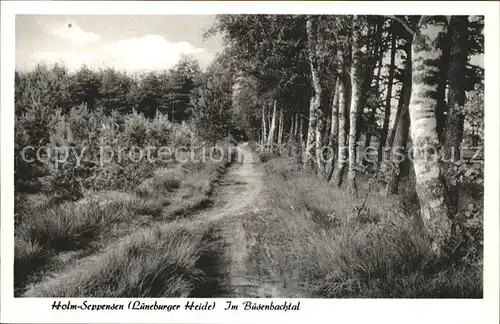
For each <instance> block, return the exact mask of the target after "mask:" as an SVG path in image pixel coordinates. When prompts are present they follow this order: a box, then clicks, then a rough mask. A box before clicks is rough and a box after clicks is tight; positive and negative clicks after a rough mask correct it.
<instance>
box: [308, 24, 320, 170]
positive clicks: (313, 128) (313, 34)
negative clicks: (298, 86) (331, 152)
mask: <svg viewBox="0 0 500 324" xmlns="http://www.w3.org/2000/svg"><path fill="white" fill-rule="evenodd" d="M306 29H307V49H308V59H309V66H310V69H311V78H312V85H313V87H314V96H313V97H312V98H311V104H310V107H309V130H308V135H307V145H306V155H307V157H306V158H307V159H308V160H309V158H310V154H311V151H312V150H313V144H314V142H315V140H316V142H317V140H318V137H319V138H321V135H319V136H318V133H319V134H320V132H321V129H318V119H319V117H320V116H318V115H319V112H320V108H321V99H322V95H323V89H322V87H321V82H320V76H319V74H320V71H319V62H318V54H319V53H318V52H317V51H318V50H317V29H318V26H317V21H316V19H315V18H309V19H308V20H307V22H306ZM320 126H321V125H320ZM318 145H319V146H321V143H317V145H315V146H314V148H315V149H316V150H315V151H316V152H315V154H314V155H315V157H316V159H317V161H316V162H317V163H316V164H317V165H319V164H320V162H319V161H320V159H319V156H318V153H319V152H318V151H317V149H318Z"/></svg>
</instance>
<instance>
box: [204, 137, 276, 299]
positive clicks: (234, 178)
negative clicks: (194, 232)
mask: <svg viewBox="0 0 500 324" xmlns="http://www.w3.org/2000/svg"><path fill="white" fill-rule="evenodd" d="M238 150H239V153H240V157H242V159H241V161H240V160H237V161H236V163H235V164H234V165H233V167H231V169H229V171H228V173H227V174H226V176H225V177H224V178H223V180H222V181H221V183H220V185H219V186H218V188H217V190H216V195H217V196H218V198H216V199H218V203H217V204H216V206H214V208H213V209H211V210H207V211H206V212H204V213H201V214H200V215H199V216H197V217H196V219H197V221H201V222H206V221H210V222H217V221H221V223H222V224H223V225H222V226H223V228H224V236H225V239H226V241H227V243H228V246H230V251H229V253H228V255H229V256H230V258H231V260H229V261H230V262H229V264H230V267H229V268H230V269H229V277H230V278H229V283H230V285H231V287H230V291H231V292H232V293H231V297H254V298H257V297H277V296H279V295H280V294H279V292H278V290H279V289H278V288H277V287H278V286H277V285H275V284H273V283H272V282H271V283H269V282H263V280H262V279H263V278H259V277H258V276H256V275H255V274H252V273H251V272H250V269H249V264H250V262H249V260H248V258H249V256H250V251H251V250H252V248H253V247H254V245H255V244H256V243H257V241H256V240H255V239H254V237H255V234H256V233H246V232H245V229H244V227H243V225H242V222H241V220H242V217H251V215H252V214H255V213H260V212H264V211H265V209H266V200H265V197H264V196H265V194H264V190H263V188H264V184H263V176H264V171H263V168H262V165H261V164H260V159H259V157H258V156H257V154H256V153H255V152H253V151H252V150H251V149H250V148H249V147H248V144H246V143H245V144H241V145H239V146H238ZM214 297H218V296H214ZM220 297H223V296H220ZM224 297H228V296H224Z"/></svg>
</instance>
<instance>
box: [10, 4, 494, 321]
mask: <svg viewBox="0 0 500 324" xmlns="http://www.w3.org/2000/svg"><path fill="white" fill-rule="evenodd" d="M117 2H118V1H116V2H114V4H110V6H111V5H115V7H116V8H117V6H120V5H124V4H118V3H117ZM144 2H147V1H144ZM161 2H162V1H155V5H157V6H158V7H160V5H161V4H160V3H161ZM233 4H234V3H233ZM483 4H484V3H483ZM163 5H164V6H167V5H168V6H174V4H173V2H167V1H165V2H163ZM198 5H201V2H198ZM361 5H364V4H360V6H361ZM380 5H382V4H381V3H379V6H380ZM384 5H385V4H384ZM184 6H186V4H184ZM228 6H229V4H228ZM288 6H293V3H288ZM421 6H422V5H421ZM423 6H427V7H428V9H422V8H420V9H421V12H418V14H417V13H416V12H413V11H412V10H408V12H407V14H401V11H400V10H399V11H397V13H396V14H390V11H389V10H387V12H388V13H387V14H385V13H384V14H381V13H374V14H366V10H365V11H363V13H357V12H350V13H345V12H343V13H339V14H337V13H335V11H333V10H330V12H328V11H325V12H321V11H319V12H316V13H314V14H311V13H307V12H304V13H287V12H286V11H283V13H275V12H273V13H266V12H265V10H262V11H263V12H260V11H259V12H257V11H258V10H257V9H256V10H257V11H256V13H245V12H242V13H238V12H236V13H235V12H234V10H229V11H228V12H231V13H226V12H223V11H222V12H216V11H214V12H213V13H210V12H206V13H199V14H198V13H197V14H194V13H195V12H193V14H190V13H189V12H188V11H186V12H185V13H183V14H168V13H167V12H166V11H165V10H162V11H161V13H155V12H154V11H153V12H150V13H149V14H143V13H142V14H134V12H130V13H129V14H123V12H122V13H121V14H112V12H110V11H109V10H108V12H106V13H101V14H100V13H99V12H98V11H96V12H95V14H78V13H76V12H71V13H67V14H65V13H62V12H57V14H50V13H40V14H35V13H29V14H27V13H26V14H15V15H13V16H12V18H10V19H13V20H14V24H15V31H11V32H12V33H13V34H14V36H13V37H14V39H13V45H14V44H15V48H13V49H10V51H11V52H12V53H13V55H14V61H13V63H14V64H15V65H13V66H12V68H11V69H5V70H4V67H2V97H4V93H6V90H5V89H4V87H5V85H4V84H3V80H4V78H10V79H11V80H12V81H11V83H10V84H12V85H13V87H14V88H13V89H11V90H9V91H11V93H12V94H13V97H11V98H10V99H9V100H10V105H9V106H8V107H7V106H4V105H3V103H4V102H5V101H4V98H2V110H4V109H10V107H12V108H11V110H12V111H11V112H10V115H9V116H10V117H9V118H10V120H9V121H6V120H4V121H2V127H3V126H4V125H5V124H6V123H7V124H10V126H9V127H10V128H11V129H12V133H13V134H12V135H9V136H8V138H12V139H13V143H11V146H8V147H10V149H9V150H7V149H6V148H5V146H6V145H9V143H8V142H7V141H6V140H5V138H6V137H4V133H5V132H7V130H5V129H2V168H3V169H5V168H6V164H5V162H4V161H6V159H10V161H11V162H9V163H8V165H9V166H12V170H11V172H10V173H9V175H8V176H9V177H11V178H12V181H11V182H7V180H5V179H6V178H5V177H4V176H5V175H6V174H7V172H6V171H5V172H4V170H2V236H5V235H7V232H6V231H4V229H5V226H4V224H5V222H7V220H5V218H7V219H8V221H9V222H10V223H13V227H12V229H13V233H9V235H12V241H11V242H12V243H13V246H9V247H7V246H5V244H4V241H2V259H3V260H2V261H3V262H2V268H4V266H6V267H10V268H11V269H12V270H10V271H12V272H11V273H12V278H11V281H9V282H10V284H9V285H10V287H11V288H9V291H10V292H11V293H12V296H10V297H12V298H14V300H15V301H17V300H24V299H26V300H31V301H32V302H33V301H36V300H37V299H38V298H39V299H41V300H42V299H43V300H45V299H47V300H49V299H50V303H48V302H46V308H47V311H49V308H50V307H49V304H50V305H52V302H54V305H55V304H56V302H55V301H57V300H60V299H58V298H72V299H71V302H69V303H68V306H67V307H69V309H75V310H76V309H77V308H79V307H81V306H70V303H73V304H74V305H76V304H77V302H76V301H75V302H73V298H79V299H81V298H84V299H88V298H100V299H103V300H105V299H110V302H109V303H112V302H113V301H115V302H116V301H120V298H127V299H129V300H135V301H136V302H135V303H134V306H133V308H130V305H129V309H135V310H151V309H153V308H152V307H153V306H152V305H153V303H156V302H148V298H149V299H150V298H155V300H162V299H163V298H168V299H169V300H170V299H172V300H175V299H178V298H183V299H189V300H190V301H194V304H193V305H195V304H200V305H201V304H203V305H205V301H207V304H206V305H210V304H211V303H212V298H219V299H220V298H223V299H222V300H220V301H217V308H218V309H220V310H221V311H222V310H225V311H231V310H235V311H236V310H238V306H235V305H237V301H239V302H238V303H239V305H240V306H239V308H240V310H241V309H243V308H244V309H245V310H253V311H265V310H269V309H279V310H281V311H283V310H284V311H286V312H287V313H288V314H287V316H293V312H294V311H297V312H299V311H303V312H306V311H307V310H304V303H303V302H302V304H301V301H305V300H307V299H313V300H315V299H318V300H319V299H321V300H325V299H327V300H336V299H434V300H440V299H456V300H463V299H474V300H478V301H481V300H484V298H486V295H485V291H486V289H488V285H487V284H486V283H485V280H487V279H486V278H485V277H486V275H485V272H486V270H485V265H486V264H489V266H490V267H491V268H490V270H489V276H490V277H491V276H492V277H494V278H493V280H496V281H493V283H495V282H496V288H494V289H495V291H490V292H493V295H495V294H496V296H493V297H494V298H496V301H497V303H496V306H495V307H496V310H497V311H498V296H497V295H498V264H495V262H498V256H493V259H488V260H489V261H488V260H486V258H487V256H486V254H485V250H487V249H490V250H489V251H490V253H491V252H492V249H496V251H493V252H496V254H498V182H499V181H498V150H497V151H493V152H494V155H496V156H495V157H494V160H490V161H488V159H490V157H491V154H488V153H487V152H488V151H487V149H486V147H485V143H487V144H488V146H490V145H491V146H492V147H495V148H498V137H495V136H498V120H496V119H497V118H498V112H497V113H496V115H489V113H490V111H491V110H498V101H492V100H498V89H497V93H496V94H494V95H495V96H496V97H491V98H493V99H488V98H489V97H488V96H490V94H491V92H489V93H488V95H487V96H485V89H491V87H490V88H488V87H487V86H485V84H486V81H485V74H490V75H492V76H493V79H491V77H490V80H494V82H496V85H498V74H499V71H498V70H496V71H495V70H488V68H487V67H488V61H487V60H486V58H487V59H488V60H497V61H498V56H494V57H492V56H491V55H490V54H489V53H488V52H487V48H488V47H487V46H486V45H487V42H488V41H490V42H491V41H492V39H491V37H492V34H491V32H490V34H487V33H486V32H485V31H486V30H487V27H488V24H489V23H490V22H492V21H493V20H494V19H490V20H488V19H485V15H484V14H478V13H477V12H478V10H472V8H473V4H470V3H469V6H470V8H471V10H470V14H465V12H466V10H464V8H465V7H464V6H461V8H462V9H461V10H460V14H453V11H452V10H451V9H450V14H443V13H442V10H441V11H440V12H439V13H437V14H434V13H433V12H432V8H430V7H432V2H429V3H426V4H423ZM445 6H448V7H450V6H454V4H452V3H451V2H450V3H449V4H445ZM2 7H3V3H2ZM285 7H286V6H285V5H284V4H283V5H281V8H285ZM194 8H196V7H194V6H193V10H194ZM399 8H401V6H399ZM491 8H495V5H494V4H493V6H492V7H491ZM496 8H497V9H498V8H499V6H498V3H496ZM2 10H3V9H2ZM422 10H428V11H429V12H428V13H427V14H422ZM377 12H379V11H377ZM493 18H495V19H496V22H494V23H495V24H496V25H495V26H497V27H498V16H497V17H494V16H493ZM2 29H3V25H2ZM493 32H494V33H495V34H494V35H496V36H494V35H493V36H494V37H497V36H498V30H496V31H495V30H494V31H493ZM2 35H3V33H2ZM485 35H487V36H488V37H489V38H488V37H485ZM485 38H486V41H485ZM14 42H15V43H14ZM497 42H498V40H497ZM3 43H4V42H3V41H2V48H3V47H4V44H3ZM496 44H498V43H496ZM496 46H497V47H496V48H495V50H496V51H497V52H496V55H498V45H496ZM493 55H495V53H494V54H493ZM3 57H4V51H3V49H2V63H3ZM2 65H3V64H2ZM494 66H495V67H496V68H498V62H497V63H495V65H494ZM5 74H8V76H6V77H5V76H4V75H5ZM488 82H489V81H488ZM486 91H488V90H486ZM495 98H496V99H495ZM485 100H486V103H487V104H485ZM487 106H488V107H487ZM487 108H488V109H487ZM495 116H496V117H495ZM491 118H493V120H492V119H491ZM495 118H496V119H495ZM2 119H4V111H2ZM4 122H5V123H4ZM487 123H490V124H489V126H488V127H490V128H496V129H497V130H494V131H493V133H492V134H493V137H491V135H488V134H487V132H486V130H485V124H487ZM9 132H10V131H9ZM495 132H496V133H495ZM488 136H490V137H488ZM6 154H10V155H8V156H7V157H5V155H6ZM12 154H13V155H12ZM492 164H493V165H492ZM485 165H489V168H490V169H495V170H492V171H491V172H490V171H488V172H486V171H485ZM492 177H493V178H492ZM4 180H5V181H6V182H5V183H4ZM9 181H10V180H9ZM488 181H490V182H489V183H490V184H491V183H492V182H493V183H495V184H494V186H495V187H492V190H493V191H489V192H488V187H487V186H486V185H485V183H486V182H488ZM6 183H12V185H13V187H10V188H8V187H7V186H6ZM495 190H496V191H495ZM7 191H10V193H9V195H10V196H12V197H10V196H9V197H10V198H9V199H11V200H9V201H7V200H5V199H6V198H5V199H4V194H6V192H7ZM487 195H493V196H494V197H496V198H493V199H492V200H491V199H490V200H489V201H490V202H494V203H495V206H493V205H490V206H489V207H488V204H486V203H485V197H486V196H487ZM7 202H8V203H10V209H7V208H6V206H5V204H6V203H7ZM488 208H490V209H488ZM492 208H493V209H492ZM5 210H8V211H9V210H10V211H11V213H10V214H11V215H6V214H4V211H5ZM12 213H13V215H12ZM491 217H493V218H496V219H495V220H493V223H489V224H493V225H495V224H496V227H495V228H491V230H492V231H493V233H494V235H495V237H491V236H490V240H493V241H491V242H492V243H493V245H491V246H487V243H486V242H487V241H486V240H485V231H486V228H487V227H488V226H485V225H484V224H485V223H486V222H487V219H488V218H491ZM495 233H496V234H495ZM490 234H491V232H490ZM4 249H5V250H6V249H11V250H12V252H9V253H12V259H11V260H12V262H11V263H10V264H9V265H5V262H6V261H5V259H4V258H3V257H4V251H5V250H4ZM488 257H491V255H489V256H488ZM485 260H486V261H485ZM495 260H496V261H495ZM492 262H493V263H492ZM492 271H493V272H492ZM2 275H3V276H2V277H3V278H2V289H4V287H3V286H5V280H6V279H5V272H3V273H2ZM495 278H496V279H495ZM493 286H495V285H493ZM490 288H491V286H490ZM490 295H491V293H490ZM2 297H3V295H2ZM33 298H36V299H33ZM63 300H65V302H64V303H66V301H67V300H69V299H63ZM263 300H267V302H263ZM89 301H90V299H89ZM164 301H165V300H164ZM59 303H60V302H59ZM165 303H168V300H166V301H165ZM214 303H215V302H214ZM184 304H185V302H184ZM184 304H182V309H184ZM206 305H205V306H200V307H201V308H200V309H203V307H208V309H210V307H212V306H206ZM214 305H215V304H214ZM324 305H328V304H324ZM360 305H361V304H360ZM490 306H491V305H490ZM54 307H56V306H52V308H51V309H52V310H53V309H54ZM71 307H74V308H71ZM125 307H127V306H125ZM154 307H158V306H154ZM165 307H167V306H165ZM193 307H194V306H193ZM214 307H215V306H214ZM415 307H416V306H415ZM2 308H4V307H2ZM56 308H57V307H56ZM62 309H64V308H62ZM155 309H156V308H155ZM197 309H198V308H197ZM274 313H276V311H274ZM165 314H166V311H165ZM200 314H201V313H200ZM490 315H492V314H490ZM54 316H56V315H54ZM76 316H78V315H76ZM197 316H205V315H197ZM207 316H210V315H207ZM240 316H241V317H244V316H245V315H244V314H240ZM261 316H265V313H264V314H262V315H261ZM275 316H277V315H275ZM497 318H498V315H497ZM166 320H167V319H165V321H166ZM202 320H203V319H202V317H200V322H201V321H202ZM405 320H406V319H405ZM479 322H481V321H479ZM224 323H226V321H224ZM481 323H483V322H481ZM484 323H490V322H484ZM491 323H493V321H492V322H491Z"/></svg>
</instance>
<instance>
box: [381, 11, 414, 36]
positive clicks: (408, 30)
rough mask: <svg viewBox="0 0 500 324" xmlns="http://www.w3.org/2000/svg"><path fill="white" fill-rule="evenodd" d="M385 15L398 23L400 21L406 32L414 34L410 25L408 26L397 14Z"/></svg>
mask: <svg viewBox="0 0 500 324" xmlns="http://www.w3.org/2000/svg"><path fill="white" fill-rule="evenodd" d="M386 17H388V18H391V19H393V20H395V21H397V22H398V23H400V24H401V25H402V26H403V28H404V29H406V31H407V32H408V33H410V34H411V35H415V31H414V30H413V29H412V28H411V27H410V26H408V24H407V23H406V22H405V21H404V20H403V19H401V18H399V17H397V16H392V15H389V16H386Z"/></svg>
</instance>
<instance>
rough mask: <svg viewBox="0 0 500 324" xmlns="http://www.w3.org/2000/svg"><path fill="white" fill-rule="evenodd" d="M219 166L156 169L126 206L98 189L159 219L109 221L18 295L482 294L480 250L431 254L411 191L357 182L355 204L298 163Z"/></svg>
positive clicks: (242, 149)
mask: <svg viewBox="0 0 500 324" xmlns="http://www.w3.org/2000/svg"><path fill="white" fill-rule="evenodd" d="M262 160H264V161H265V162H263V161H262ZM227 165H228V164H227V162H224V163H223V164H222V165H214V166H213V167H212V168H208V169H207V168H206V167H204V168H198V169H197V168H194V167H193V168H192V169H191V172H192V173H188V174H189V176H186V175H185V177H184V178H182V179H181V180H179V179H178V178H177V177H178V176H179V174H178V173H176V172H173V171H168V172H167V171H166V170H160V171H157V172H156V174H155V177H153V178H150V179H147V180H145V181H144V182H143V183H142V184H141V185H140V186H139V187H138V189H137V190H136V192H135V193H134V195H135V196H134V197H135V198H133V199H132V198H131V196H129V195H132V194H124V193H121V194H118V193H112V194H111V193H107V194H106V195H107V196H106V195H104V193H102V195H103V196H106V197H108V200H109V201H112V202H115V203H116V202H117V201H120V202H121V203H120V206H122V207H121V208H124V207H123V206H128V208H129V209H128V210H135V214H134V215H139V213H138V212H137V210H138V209H143V210H149V211H151V210H156V209H155V208H152V207H151V206H158V204H159V205H161V206H162V207H161V208H160V209H161V212H160V211H157V212H156V213H154V212H153V213H152V212H150V213H149V214H155V215H157V216H156V218H155V217H154V215H150V216H149V217H150V220H149V221H144V223H143V224H141V225H139V224H137V223H131V222H128V223H127V222H122V225H123V226H119V225H109V224H120V222H117V223H116V221H106V224H107V226H108V227H107V229H106V232H107V233H106V235H105V237H106V238H107V240H104V239H101V240H99V239H94V241H93V242H101V243H99V244H97V245H96V246H98V247H99V248H96V249H94V250H92V249H89V250H87V251H90V252H87V254H86V255H85V253H84V255H81V256H79V257H75V258H73V259H71V260H69V261H67V262H66V263H65V264H64V265H63V266H60V267H59V268H58V270H53V271H52V272H50V274H45V275H43V276H42V280H38V282H37V283H35V284H33V285H31V286H30V287H29V289H28V290H27V291H26V292H25V293H24V296H32V297H33V296H38V297H41V296H52V297H56V296H57V297H84V296H87V297H88V296H93V297H311V298H314V297H323V298H325V297H326V298H349V297H355V298H359V297H362V298H432V297H436V298H440V297H444V298H452V297H453V298H464V297H467V298H481V296H482V284H481V283H482V253H481V251H473V250H472V249H469V253H467V254H466V255H462V256H461V257H460V258H454V259H450V258H438V257H436V256H434V254H433V253H431V251H430V250H429V248H428V245H427V244H426V241H425V240H424V239H423V238H422V237H421V236H420V234H419V233H417V232H416V231H415V230H414V226H413V224H412V222H413V220H412V215H413V213H415V212H418V208H416V207H415V206H414V202H412V201H411V199H410V198H411V197H410V196H408V197H406V198H407V200H402V197H399V196H394V197H391V198H384V199H380V197H379V195H378V193H377V192H376V190H373V188H371V187H370V186H366V187H362V188H360V191H359V195H358V198H354V197H353V196H352V195H351V194H350V193H348V192H347V191H345V190H343V189H339V188H336V187H334V186H332V185H330V184H328V183H326V182H325V181H324V180H321V179H319V178H318V177H317V176H315V175H314V174H312V173H310V172H308V171H306V170H303V169H300V168H299V165H298V164H296V160H295V159H292V158H287V157H275V156H266V157H264V158H263V159H260V157H259V155H258V154H257V153H256V152H255V151H253V150H252V149H251V148H250V146H249V145H247V144H240V145H239V146H238V153H237V154H236V155H235V157H234V158H233V163H232V164H231V165H230V167H228V168H224V167H223V166H227ZM192 170H197V171H192ZM207 170H209V171H207ZM200 172H201V173H200ZM207 172H208V173H207ZM207 179H212V180H211V181H209V182H208V183H207V182H206V181H208V180H207ZM202 184H204V185H202ZM193 192H198V193H202V194H197V195H194V194H193ZM140 199H143V200H140ZM144 199H145V200H144ZM162 199H168V201H169V203H166V204H163V203H161V201H162ZM151 200H152V201H154V202H156V204H151V203H146V202H147V201H151ZM125 201H126V203H125ZM138 201H141V203H140V204H139V203H138ZM206 201H211V202H212V203H211V204H207V203H206ZM112 204H113V203H111V202H108V203H107V204H105V205H106V206H107V205H112ZM130 206H134V207H133V208H132V207H130ZM138 206H140V208H139V207H138ZM134 208H135V209H134ZM190 208H191V209H190ZM88 210H90V209H88ZM179 210H182V211H183V212H179ZM188 210H190V211H191V212H188ZM76 212H77V211H76V210H74V211H73V213H76ZM124 214H125V213H124V212H123V211H122V212H121V213H120V214H119V215H121V217H122V220H126V219H132V218H127V217H124V216H123V215H124ZM71 215H73V216H74V214H71ZM104 215H106V216H105V217H103V218H102V219H104V220H106V219H110V220H114V219H116V216H113V215H114V214H113V213H106V214H104ZM176 215H181V216H182V217H177V216H176ZM187 216H189V217H187ZM136 217H137V216H136ZM104 220H103V221H104ZM114 222H115V223H114ZM136 222H138V220H136ZM132 224H135V225H132ZM110 228H111V230H109V229H110ZM74 231H75V233H76V232H77V230H76V229H75V230H74ZM110 233H111V234H112V233H115V236H113V235H109V234H110ZM118 233H119V234H118ZM53 235H55V234H53ZM75 237H76V236H75ZM78 237H79V236H78ZM103 237H104V235H103ZM78 242H79V241H78ZM105 242H106V243H105ZM38 246H40V247H41V249H42V250H43V249H47V247H46V246H45V245H38ZM74 246H78V245H74ZM51 248H52V249H54V247H52V246H51ZM35 251H36V250H35ZM63 253H64V252H63ZM63 253H60V254H59V255H63Z"/></svg>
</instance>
